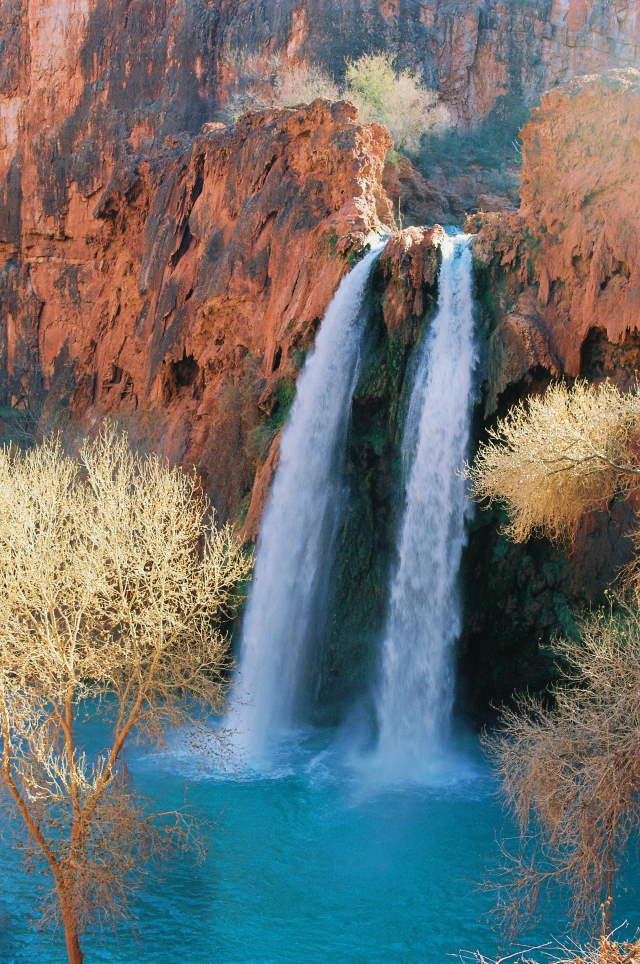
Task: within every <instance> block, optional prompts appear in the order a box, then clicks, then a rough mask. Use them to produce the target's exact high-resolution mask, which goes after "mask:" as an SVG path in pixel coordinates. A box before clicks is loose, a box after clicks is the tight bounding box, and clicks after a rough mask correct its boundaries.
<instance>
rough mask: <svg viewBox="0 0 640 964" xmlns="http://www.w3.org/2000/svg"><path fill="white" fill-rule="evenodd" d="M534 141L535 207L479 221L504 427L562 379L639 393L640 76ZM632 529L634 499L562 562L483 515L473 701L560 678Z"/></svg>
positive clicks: (569, 111) (485, 318)
mask: <svg viewBox="0 0 640 964" xmlns="http://www.w3.org/2000/svg"><path fill="white" fill-rule="evenodd" d="M522 140H523V177H522V206H521V208H520V210H519V211H518V212H517V213H513V214H508V213H505V214H496V215H476V216H474V217H473V218H472V219H471V222H470V224H471V227H472V228H475V229H478V228H479V229H480V230H479V234H478V236H477V238H476V240H475V243H474V258H475V262H476V268H477V279H478V295H479V301H480V306H481V324H482V327H483V330H484V333H485V335H486V342H485V352H486V372H487V380H486V383H485V386H484V388H485V391H484V405H483V412H482V418H484V419H488V420H489V424H490V422H491V419H492V418H493V417H494V416H495V414H496V413H499V414H502V413H504V411H505V410H506V408H507V406H508V405H509V404H511V403H512V402H514V401H516V400H517V399H518V398H521V397H522V396H523V395H525V394H526V393H527V392H531V391H539V390H542V389H544V388H545V387H546V385H547V384H548V383H549V380H550V379H551V378H552V377H554V376H558V375H564V376H566V377H569V378H572V377H575V376H578V375H580V376H583V377H587V378H589V379H591V380H598V379H600V378H603V377H608V378H611V379H613V380H614V381H615V382H616V383H617V384H618V385H620V387H622V388H626V387H628V386H629V385H630V384H631V383H632V381H633V379H634V378H635V377H636V373H637V368H638V362H639V360H640V229H639V227H638V225H639V224H640V219H639V215H640V211H639V210H638V203H639V201H638V199H639V197H640V72H639V71H637V70H632V69H627V70H616V71H612V72H609V73H606V74H604V75H602V76H592V77H586V78H581V79H580V80H576V81H572V82H571V83H569V84H568V85H566V86H564V87H562V88H559V89H557V90H554V91H552V92H550V93H549V94H547V95H545V97H544V98H543V100H542V104H541V106H540V108H539V109H538V110H537V111H535V112H534V114H533V116H532V119H531V121H530V122H529V123H528V125H527V126H526V127H525V129H524V131H523V133H522ZM485 424H486V423H485ZM479 433H480V434H481V433H482V426H480V425H479ZM632 519H633V512H632V507H631V506H630V504H629V503H628V502H622V503H618V504H615V505H613V506H611V509H610V511H609V512H600V513H594V514H592V515H591V516H590V517H589V518H588V519H586V520H585V522H584V524H583V525H582V527H581V529H580V531H579V533H578V538H577V541H576V544H575V545H574V546H573V547H566V551H563V550H562V549H561V548H557V547H552V546H550V545H549V544H548V543H546V542H545V541H544V540H531V541H530V542H529V543H527V544H526V545H520V546H516V545H512V544H510V543H508V542H507V541H506V540H505V539H504V538H503V537H502V536H501V535H500V533H499V531H498V530H499V524H500V518H499V516H498V514H497V513H495V512H493V511H492V512H483V513H479V514H478V516H477V519H476V524H475V525H476V527H475V531H474V532H473V534H472V537H471V540H470V546H469V552H468V554H467V560H466V566H467V579H466V584H467V598H468V605H467V614H468V619H467V625H466V628H465V634H464V638H463V643H462V659H463V667H464V674H463V675H464V678H465V679H466V680H467V684H468V687H469V688H468V689H467V691H466V695H467V697H468V699H469V702H470V703H471V704H472V705H476V706H477V707H481V706H484V705H486V703H487V696H491V697H493V698H494V699H495V698H496V697H498V698H500V697H504V698H507V697H508V695H509V693H510V691H511V690H512V688H513V686H514V684H516V685H520V686H522V687H535V686H536V685H537V684H538V683H543V682H546V680H547V679H548V677H549V673H550V672H551V668H552V659H551V656H550V654H549V652H548V650H547V648H546V647H547V643H548V641H549V639H550V637H551V636H552V635H553V633H555V632H557V631H558V630H559V629H564V630H571V627H572V622H573V617H572V613H573V612H575V611H577V610H579V609H580V608H581V607H583V606H585V605H588V604H592V603H594V602H598V601H600V600H601V598H602V596H601V594H602V591H603V589H604V588H605V587H606V586H607V585H608V584H609V583H610V582H611V581H612V580H613V579H615V576H616V574H617V572H618V570H619V569H620V567H621V566H622V565H624V564H625V563H626V562H628V561H629V559H630V556H631V552H632V548H631V545H630V542H629V540H628V539H627V538H626V534H627V533H628V531H629V527H630V524H631V522H632Z"/></svg>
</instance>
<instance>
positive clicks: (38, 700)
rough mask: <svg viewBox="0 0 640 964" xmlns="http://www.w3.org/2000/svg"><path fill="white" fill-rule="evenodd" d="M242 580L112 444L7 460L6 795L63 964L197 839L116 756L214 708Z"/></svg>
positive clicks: (179, 486) (171, 477)
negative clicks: (90, 723)
mask: <svg viewBox="0 0 640 964" xmlns="http://www.w3.org/2000/svg"><path fill="white" fill-rule="evenodd" d="M249 571H250V559H249V558H248V557H247V556H246V554H245V553H244V550H243V549H242V547H241V546H240V544H239V542H238V540H237V537H236V536H235V534H234V532H233V530H232V529H231V528H229V527H221V528H219V527H217V526H215V524H214V518H213V514H212V510H211V507H210V506H209V504H208V502H207V500H206V499H205V498H204V497H203V496H202V494H201V492H200V490H199V486H198V483H197V479H196V478H195V476H194V475H186V474H185V473H184V472H182V471H181V470H180V469H174V468H170V467H168V466H166V465H164V464H163V463H162V462H161V461H160V460H159V459H157V458H155V457H154V456H147V457H144V456H140V455H137V454H135V453H133V452H132V451H131V450H130V449H129V446H128V445H127V443H126V440H125V439H124V437H123V436H119V435H116V434H115V433H114V432H113V431H111V430H107V431H104V432H103V433H102V434H101V435H99V436H98V437H97V438H96V439H95V440H93V441H91V442H86V443H85V444H84V445H83V446H82V449H81V451H80V453H79V456H78V458H77V459H73V458H71V457H69V456H68V455H66V454H65V453H64V451H63V449H62V446H61V445H60V443H59V442H56V441H46V442H44V443H43V444H42V445H39V446H35V447H33V448H31V449H29V450H28V451H27V452H26V453H23V452H20V451H19V450H18V449H16V448H12V449H9V448H2V449H0V731H1V732H0V748H1V749H2V753H1V754H0V756H1V761H0V789H2V790H3V793H2V803H4V804H6V805H7V806H8V807H9V812H10V814H11V816H12V817H13V818H15V820H16V821H18V823H22V824H23V830H24V833H25V839H24V840H23V841H22V842H21V847H22V851H23V853H24V855H25V857H26V860H27V866H28V867H31V868H33V866H34V865H39V866H41V867H42V869H43V870H44V872H45V874H46V875H47V882H48V884H49V885H50V887H49V889H48V892H46V893H45V901H44V907H43V913H44V919H45V920H50V919H53V920H61V921H62V924H63V926H64V932H65V939H66V944H67V953H68V958H69V961H70V962H72V964H81V962H82V952H81V950H80V944H79V938H80V934H81V933H82V932H83V931H84V930H85V929H87V928H90V929H91V928H93V927H94V926H95V925H96V924H100V923H104V922H107V921H110V920H113V919H115V918H117V917H120V916H123V915H126V912H127V905H128V901H129V898H130V896H131V894H132V893H134V892H135V888H136V885H137V884H138V883H139V880H140V879H141V876H142V875H143V873H144V867H145V865H146V863H147V860H148V859H149V858H150V857H154V856H160V855H162V854H163V853H166V852H168V851H171V850H172V849H173V848H174V847H181V846H182V844H183V843H184V842H185V841H187V840H188V839H189V837H190V830H191V824H192V822H191V818H190V816H189V814H188V813H180V812H176V813H174V814H171V813H166V812H162V813H157V814H153V813H149V811H148V808H147V803H146V801H145V800H143V799H142V798H140V797H139V796H138V795H137V794H136V792H135V790H134V788H133V787H132V785H131V783H130V780H129V778H128V773H127V769H126V765H125V764H124V762H123V753H124V749H125V747H126V745H127V743H128V742H129V741H130V739H132V738H133V737H134V735H135V738H136V739H137V740H140V741H143V742H146V743H150V744H152V745H153V744H156V743H157V742H158V741H159V740H161V739H162V737H163V735H164V734H165V733H166V732H167V730H168V729H170V728H173V727H175V726H179V725H183V724H186V723H193V722H195V721H196V719H197V718H198V716H199V715H201V714H203V715H204V716H205V718H206V715H207V714H208V713H210V712H217V711H218V710H220V709H221V707H222V705H223V701H224V696H225V690H226V686H225V683H226V670H227V667H228V666H229V637H228V634H227V632H226V631H225V630H226V625H227V623H228V621H229V620H230V619H231V618H233V617H234V616H235V614H236V613H237V612H238V609H239V606H240V604H241V602H242V598H243V592H242V587H243V584H244V582H245V580H246V579H247V577H248V575H249ZM89 714H95V715H96V717H97V718H98V720H99V722H100V724H101V726H102V727H103V732H102V736H101V744H102V745H103V746H104V749H103V750H102V751H101V752H99V753H98V754H97V755H95V756H89V755H87V754H85V753H84V752H83V747H82V745H81V743H80V742H79V741H78V733H77V728H78V723H79V721H80V720H84V719H86V718H87V716H88V715H89Z"/></svg>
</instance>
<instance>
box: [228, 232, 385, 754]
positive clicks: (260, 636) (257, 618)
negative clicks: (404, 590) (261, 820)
mask: <svg viewBox="0 0 640 964" xmlns="http://www.w3.org/2000/svg"><path fill="white" fill-rule="evenodd" d="M381 247H382V245H381V244H378V245H377V246H376V247H375V249H374V250H372V251H371V252H370V253H369V254H367V256H366V257H365V258H364V259H363V260H362V261H361V262H360V263H359V264H358V265H356V267H355V268H354V269H353V270H352V271H351V272H350V273H349V274H348V275H347V276H346V277H345V278H344V279H343V280H342V282H341V284H340V286H339V288H338V290H337V292H336V294H335V296H334V298H333V300H332V302H331V304H330V305H329V307H328V309H327V312H326V314H325V317H324V319H323V321H322V325H321V327H320V331H319V332H318V335H317V338H316V343H315V348H314V350H313V352H312V353H310V354H309V356H308V357H307V359H306V363H305V366H304V369H303V371H302V372H301V374H300V376H299V378H298V383H297V388H296V397H295V400H294V403H293V407H292V410H291V413H290V416H289V419H288V422H287V425H286V428H285V430H284V432H283V435H282V440H281V446H280V462H279V465H278V469H277V471H276V475H275V479H274V481H273V485H272V488H271V493H270V496H269V500H268V502H267V505H266V508H265V512H264V517H263V520H262V525H261V528H260V535H259V537H258V544H257V551H256V566H255V573H254V578H253V583H252V586H251V592H250V595H249V600H248V603H247V609H246V612H245V616H244V620H243V626H242V634H241V641H240V659H239V667H238V673H237V677H236V680H235V683H234V687H233V691H232V694H231V707H230V711H229V714H228V716H227V719H226V722H225V725H226V726H227V727H229V728H230V729H232V730H233V732H234V736H233V739H234V742H235V743H236V745H237V746H239V747H240V748H241V749H242V750H244V751H245V753H247V755H248V756H249V757H250V758H253V759H256V758H257V759H260V758H261V757H263V756H264V755H265V751H267V750H268V749H269V746H270V745H271V744H273V743H274V742H276V741H277V739H278V737H279V736H282V735H285V734H286V732H287V730H290V729H291V728H292V727H293V726H294V725H295V724H296V722H297V720H298V719H299V717H300V711H301V709H302V708H303V703H304V700H305V697H306V696H307V695H308V692H309V688H310V678H311V677H312V675H313V669H314V659H317V653H318V648H319V643H320V641H321V638H322V634H323V629H324V628H325V625H326V608H327V592H328V582H329V575H330V570H331V563H332V560H333V557H334V547H335V538H336V533H337V529H338V526H339V523H340V520H341V517H342V512H343V508H344V503H345V498H346V494H347V493H346V482H345V474H344V469H345V465H344V463H345V449H346V438H347V429H348V425H349V419H350V413H351V397H352V395H353V391H354V388H355V383H356V379H357V376H358V369H359V362H360V350H361V343H362V337H363V334H364V328H365V311H364V300H365V291H366V285H367V280H368V278H369V275H370V272H371V270H372V267H373V264H374V261H375V259H376V258H377V256H378V254H379V251H380V249H381Z"/></svg>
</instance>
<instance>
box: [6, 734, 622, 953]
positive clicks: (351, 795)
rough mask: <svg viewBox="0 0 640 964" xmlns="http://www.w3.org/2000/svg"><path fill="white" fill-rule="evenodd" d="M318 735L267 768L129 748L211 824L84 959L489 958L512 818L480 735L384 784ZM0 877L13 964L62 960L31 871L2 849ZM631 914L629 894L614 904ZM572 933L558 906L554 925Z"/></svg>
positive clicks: (149, 789)
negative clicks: (496, 887)
mask: <svg viewBox="0 0 640 964" xmlns="http://www.w3.org/2000/svg"><path fill="white" fill-rule="evenodd" d="M309 744H310V745H307V746H306V747H301V748H299V749H298V750H297V751H296V753H295V754H293V761H292V762H289V763H287V764H285V765H283V766H282V768H281V769H280V770H279V771H278V770H276V772H274V773H273V774H272V775H271V776H270V777H268V778H265V777H263V778H260V777H257V776H255V777H254V778H250V777H249V776H247V775H244V776H243V775H242V774H235V775H233V776H229V777H227V778H224V777H220V776H216V775H215V774H211V773H209V772H208V768H207V766H206V765H201V766H195V765H194V764H193V761H191V760H190V759H189V756H188V754H187V753H186V751H185V752H182V753H180V752H165V753H155V754H145V753H143V752H142V751H135V750H134V753H133V755H132V756H131V758H130V760H129V763H130V767H131V771H132V774H133V777H134V779H135V781H136V783H137V784H138V785H139V786H140V787H141V788H142V789H143V790H144V791H145V793H146V794H148V795H151V796H153V797H154V798H156V799H157V800H158V801H159V802H160V804H161V806H162V807H163V808H164V807H168V806H171V805H174V804H181V803H182V802H183V800H184V788H185V786H187V787H188V794H187V800H188V803H189V804H190V805H191V806H192V807H196V808H198V809H199V810H200V812H202V813H206V814H207V815H208V816H209V817H210V818H211V819H212V820H213V821H215V826H214V827H211V828H210V830H209V831H208V846H209V851H208V854H207V857H206V859H205V861H204V863H197V862H196V861H195V859H189V860H186V861H185V860H182V861H180V862H174V863H169V864H166V865H165V867H164V869H163V879H161V880H158V879H149V880H147V882H146V884H145V887H144V892H143V893H142V895H141V897H140V899H139V901H138V902H137V903H136V906H135V911H136V914H137V917H138V920H137V924H136V931H135V932H134V933H131V932H130V931H129V930H128V928H127V927H126V926H122V927H119V928H118V931H117V933H116V934H110V933H108V934H106V935H102V936H100V937H87V938H86V939H85V949H86V952H87V956H86V962H87V964H92V962H96V964H97V962H104V964H106V962H109V964H133V962H136V964H174V962H182V961H189V964H209V962H211V964H213V962H215V964H276V962H278V964H280V962H283V964H285V962H291V964H327V962H331V964H365V962H366V964H409V962H412V964H414V962H429V964H431V962H433V964H435V962H439V964H440V962H442V961H445V960H447V959H448V958H449V955H452V954H453V955H457V952H458V951H459V950H461V949H470V948H478V947H479V948H482V949H483V951H485V952H486V953H488V954H492V953H494V952H495V951H496V949H497V946H498V939H497V935H496V933H495V932H494V930H493V929H492V927H491V925H490V923H489V921H487V920H486V919H485V914H486V912H487V911H489V910H490V907H491V900H492V898H491V896H490V895H489V894H487V893H484V892H481V891H480V890H479V889H478V886H477V884H478V882H479V881H480V880H482V879H483V878H484V877H486V875H487V874H488V873H490V871H491V868H492V867H493V866H495V863H496V859H497V848H496V843H495V839H496V834H497V833H499V831H500V828H501V826H502V823H503V817H502V814H501V811H500V807H499V803H498V800H497V798H496V796H495V793H494V785H493V781H492V777H491V774H490V773H489V771H488V769H487V767H486V765H485V764H484V762H483V761H482V759H481V757H480V754H479V753H478V750H477V748H476V746H475V743H474V741H473V740H471V739H470V740H469V741H466V742H465V744H464V745H463V746H461V748H460V750H459V752H458V753H457V755H456V756H455V757H453V758H452V759H451V760H450V765H449V766H448V767H446V768H445V769H444V770H442V771H440V772H436V773H434V777H433V781H432V784H431V785H430V786H428V787H422V788H419V787H413V788H409V787H405V788H404V789H402V788H396V789H386V790H381V789H376V788H375V787H373V786H371V785H370V784H369V783H368V781H367V778H366V774H365V773H363V772H362V771H360V770H350V769H349V768H347V767H345V766H344V765H342V764H341V763H340V762H339V760H337V759H336V758H335V756H334V755H332V754H331V753H328V752H324V753H323V752H322V750H321V749H319V747H318V741H317V739H316V738H311V739H310V741H309ZM0 880H1V881H2V884H3V886H2V892H1V894H0V961H1V962H2V964H18V962H20V964H26V962H29V964H34V962H38V964H58V962H63V961H64V960H65V957H64V953H63V948H62V939H61V936H60V934H57V935H54V936H53V937H52V935H50V934H47V933H42V932H38V931H37V930H35V929H33V928H32V927H31V926H30V920H31V919H32V917H33V915H34V895H35V892H36V882H35V880H34V879H33V877H27V876H24V874H23V871H22V869H21V868H20V867H19V864H18V862H17V859H16V857H15V855H14V854H13V852H12V851H10V850H9V849H7V848H3V849H0ZM633 909H634V900H633V896H628V897H627V898H625V899H624V900H623V901H622V903H621V904H620V905H619V907H618V912H619V913H620V914H625V913H626V914H627V915H628V914H631V913H633ZM563 930H564V924H563V919H562V914H561V911H560V910H559V909H558V908H554V907H549V908H548V910H547V911H546V912H545V933H546V934H547V935H548V934H549V933H550V932H552V933H554V934H555V935H559V934H561V933H562V932H563ZM532 936H535V935H532ZM451 959H453V958H451Z"/></svg>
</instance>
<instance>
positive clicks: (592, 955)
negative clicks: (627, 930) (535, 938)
mask: <svg viewBox="0 0 640 964" xmlns="http://www.w3.org/2000/svg"><path fill="white" fill-rule="evenodd" d="M533 953H535V954H536V958H535V961H537V962H539V961H540V960H545V961H548V962H549V964H640V940H636V941H619V940H616V939H615V936H614V935H612V934H610V935H608V936H602V937H600V939H599V940H597V941H594V942H593V943H591V944H587V945H584V946H579V945H575V946H574V945H564V946H561V947H555V948H553V949H552V948H551V942H549V943H548V944H543V945H541V946H539V947H534V948H528V949H527V950H523V951H516V952H515V953H513V954H508V955H506V956H505V957H499V958H493V959H490V958H488V957H485V956H484V955H483V954H481V953H480V952H478V951H474V952H463V953H462V954H461V955H460V960H461V961H463V962H464V964H507V961H508V962H510V964H534V958H532V957H531V956H530V955H531V954H533Z"/></svg>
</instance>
